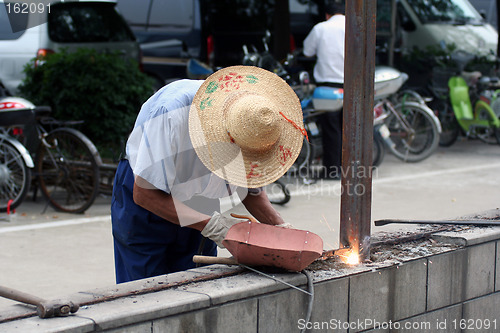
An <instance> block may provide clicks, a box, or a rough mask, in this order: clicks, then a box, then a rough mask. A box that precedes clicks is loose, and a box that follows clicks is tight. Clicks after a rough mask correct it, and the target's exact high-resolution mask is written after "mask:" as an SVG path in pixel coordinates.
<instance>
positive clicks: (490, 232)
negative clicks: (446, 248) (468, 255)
mask: <svg viewBox="0 0 500 333" xmlns="http://www.w3.org/2000/svg"><path fill="white" fill-rule="evenodd" d="M432 238H434V239H435V240H436V241H438V242H442V243H447V244H457V245H462V246H473V245H478V244H482V243H486V242H491V241H495V240H497V239H498V238H500V227H488V228H484V227H476V228H471V229H470V230H468V231H466V232H464V231H458V232H457V231H445V232H440V233H437V234H434V235H433V236H432Z"/></svg>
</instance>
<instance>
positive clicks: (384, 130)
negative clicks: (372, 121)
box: [378, 124, 391, 139]
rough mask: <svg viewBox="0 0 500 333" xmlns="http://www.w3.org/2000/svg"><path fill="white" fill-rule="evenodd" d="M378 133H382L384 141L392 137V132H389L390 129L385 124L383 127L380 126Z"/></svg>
mask: <svg viewBox="0 0 500 333" xmlns="http://www.w3.org/2000/svg"><path fill="white" fill-rule="evenodd" d="M378 132H379V133H380V135H381V136H382V137H383V138H384V139H387V138H388V137H390V136H391V131H389V128H387V125H386V124H383V125H382V126H380V128H379V129H378Z"/></svg>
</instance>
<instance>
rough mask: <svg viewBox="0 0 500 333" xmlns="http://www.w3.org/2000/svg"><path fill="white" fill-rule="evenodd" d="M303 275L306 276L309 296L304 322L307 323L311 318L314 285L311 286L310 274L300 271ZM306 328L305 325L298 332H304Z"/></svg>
mask: <svg viewBox="0 0 500 333" xmlns="http://www.w3.org/2000/svg"><path fill="white" fill-rule="evenodd" d="M302 273H304V275H305V276H306V277H307V291H308V292H309V293H310V296H309V303H308V304H307V313H306V318H305V319H306V321H305V322H306V323H308V322H309V321H310V320H311V314H312V309H313V304H314V286H313V281H312V277H311V274H309V272H307V271H305V270H304V271H302ZM306 326H307V325H306ZM305 330H306V327H304V328H303V329H302V330H301V331H300V333H304V332H305Z"/></svg>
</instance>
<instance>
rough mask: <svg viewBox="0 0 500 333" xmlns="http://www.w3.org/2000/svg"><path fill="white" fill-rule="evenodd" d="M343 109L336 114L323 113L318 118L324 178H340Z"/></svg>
mask: <svg viewBox="0 0 500 333" xmlns="http://www.w3.org/2000/svg"><path fill="white" fill-rule="evenodd" d="M343 111H344V110H343V109H341V110H340V111H337V112H325V113H324V114H322V115H321V116H320V119H319V122H320V126H321V139H322V143H323V166H324V167H325V171H326V172H327V174H326V176H329V177H338V176H340V167H341V165H342V114H343Z"/></svg>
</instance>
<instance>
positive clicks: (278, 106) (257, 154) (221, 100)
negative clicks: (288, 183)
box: [189, 66, 306, 188]
mask: <svg viewBox="0 0 500 333" xmlns="http://www.w3.org/2000/svg"><path fill="white" fill-rule="evenodd" d="M302 120H303V116H302V109H301V106H300V101H299V99H298V97H297V95H296V94H295V92H294V91H293V90H292V89H291V88H290V86H288V84H287V83H286V82H285V81H283V80H282V79H281V78H280V77H279V76H277V75H276V74H274V73H272V72H269V71H267V70H264V69H261V68H258V67H253V66H233V67H227V68H224V69H221V70H219V71H217V72H215V73H214V74H212V75H210V76H209V77H208V78H207V79H206V80H205V82H203V84H202V85H201V87H200V89H199V90H198V91H197V93H196V95H195V97H194V100H193V103H192V105H191V109H190V111H189V135H190V137H191V141H192V143H193V147H194V149H195V151H196V153H197V155H198V157H199V158H200V160H201V161H202V162H203V164H205V166H206V167H207V168H208V169H209V170H210V171H212V172H213V173H215V174H216V175H217V176H219V177H221V178H223V179H225V180H227V181H228V182H229V183H230V184H233V185H237V186H243V187H247V188H255V187H261V186H264V185H267V184H270V183H272V182H274V181H275V180H276V179H278V178H280V177H281V176H282V175H283V174H284V173H285V172H286V171H287V170H288V169H289V168H290V167H291V166H292V164H293V163H294V162H295V160H296V159H297V156H298V155H299V153H300V149H301V147H302V142H303V136H304V135H306V132H305V130H304V125H303V121H302Z"/></svg>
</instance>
